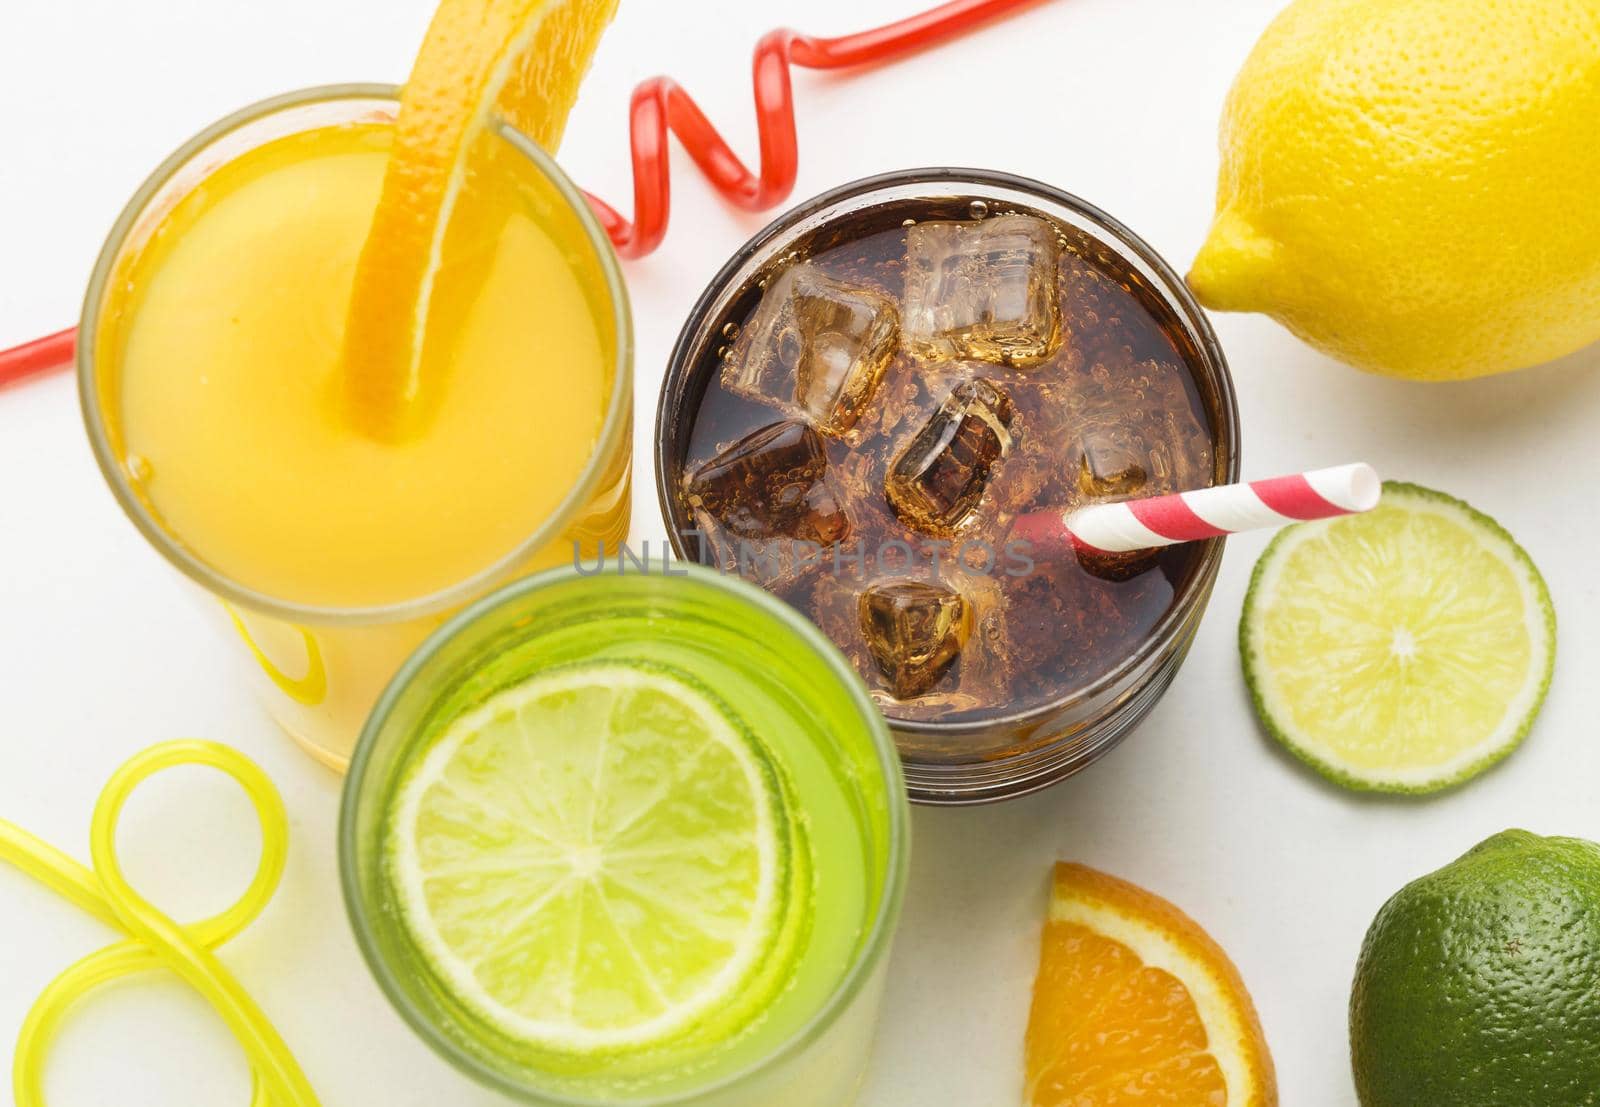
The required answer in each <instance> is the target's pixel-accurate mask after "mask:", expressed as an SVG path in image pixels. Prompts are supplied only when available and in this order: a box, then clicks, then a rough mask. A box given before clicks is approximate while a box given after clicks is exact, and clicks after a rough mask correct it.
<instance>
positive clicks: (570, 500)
mask: <svg viewBox="0 0 1600 1107" xmlns="http://www.w3.org/2000/svg"><path fill="white" fill-rule="evenodd" d="M397 94H398V93H397V90H396V89H395V88H393V87H392V86H388V85H338V86H328V87H323V88H313V89H307V90H304V91H300V92H294V93H289V94H287V95H284V96H279V97H275V98H273V99H270V100H266V101H263V102H261V103H258V104H255V105H252V106H251V107H248V108H245V109H244V110H242V111H240V112H237V113H235V114H234V115H231V116H229V117H228V118H226V119H223V120H221V121H219V122H218V123H215V124H213V125H212V126H210V127H208V128H207V129H206V130H204V131H203V132H201V133H200V134H198V135H196V136H195V137H194V138H193V139H191V140H190V141H189V142H187V143H185V144H184V145H183V147H182V148H181V149H179V150H178V151H177V152H176V153H174V154H173V155H172V156H171V157H170V158H168V159H167V160H166V162H164V163H163V164H162V165H161V166H160V168H158V169H157V170H156V171H155V172H154V173H153V174H151V176H150V178H149V179H148V180H147V181H146V182H145V183H144V184H143V185H142V186H141V187H140V188H139V190H138V191H137V192H136V193H135V194H134V196H133V198H132V200H130V201H129V203H128V205H127V207H126V208H125V209H124V210H123V212H122V214H121V216H120V217H119V218H118V219H117V222H116V224H115V226H114V227H113V228H112V231H111V234H110V235H109V237H108V238H107V240H106V244H105V246H104V247H103V248H102V250H101V253H100V257H99V261H98V262H97V264H96V266H95V269H94V273H93V276H92V278H91V279H90V282H89V288H88V292H87V294H86V296H85V298H84V304H83V314H82V318H81V321H80V324H79V328H78V336H79V337H78V351H77V364H78V386H79V396H80V400H81V403H82V407H83V416H84V422H85V425H86V427H87V429H88V433H89V441H90V444H91V445H92V447H93V449H94V454H95V458H96V460H97V462H98V463H99V466H100V470H101V472H102V473H103V474H104V476H105V479H106V483H107V484H108V485H110V487H111V491H112V493H113V494H114V495H115V496H116V498H117V501H118V502H119V503H120V504H121V505H122V509H123V511H124V512H126V513H127V516H128V518H129V519H131V520H132V521H133V523H134V525H135V526H137V527H138V528H139V530H140V531H141V532H142V533H143V534H144V536H145V538H146V539H147V540H148V541H149V542H150V544H151V545H152V546H154V547H155V549H156V550H157V551H158V552H159V553H160V554H161V555H162V556H163V557H165V558H166V559H167V560H168V561H169V562H171V563H172V564H173V565H174V566H175V567H176V568H177V569H178V570H179V571H180V572H182V573H183V574H184V575H185V576H186V577H188V578H189V580H191V581H192V582H194V583H195V584H197V585H198V586H199V588H200V589H201V590H202V591H203V592H204V593H205V595H206V599H207V602H206V608H207V610H208V611H210V612H211V613H213V614H214V615H215V618H216V623H217V625H218V627H219V629H220V630H221V631H222V633H223V634H224V636H225V637H227V638H229V639H231V640H232V641H233V642H234V643H235V645H236V646H238V647H239V648H240V652H241V654H242V656H243V657H244V658H245V659H246V664H247V667H248V670H249V671H250V673H251V674H252V677H253V681H254V684H255V685H256V687H257V689H258V691H259V693H260V696H261V698H262V700H263V702H264V703H265V705H266V707H267V709H268V710H269V711H270V713H271V714H272V716H273V717H274V718H275V719H276V720H277V722H278V723H279V724H280V725H281V726H282V727H283V729H284V730H285V731H287V732H288V733H289V735H290V736H291V737H293V738H294V739H295V740H296V741H297V742H298V743H300V744H301V745H302V746H303V747H304V748H305V749H306V750H307V751H308V752H310V753H311V754H312V755H313V756H314V757H316V758H317V759H319V760H321V761H323V762H324V763H326V764H328V765H330V766H332V767H334V768H336V769H342V768H343V767H344V765H345V764H346V763H347V761H348V759H349V755H350V750H351V748H352V747H353V746H354V744H355V739H356V736H357V734H358V733H359V732H360V729H361V726H362V723H363V722H364V721H365V719H366V717H367V713H368V712H369V711H370V710H371V707H372V704H373V703H374V702H375V701H376V699H377V698H378V694H379V692H381V691H382V689H383V687H384V685H385V684H387V683H388V681H389V678H390V677H391V676H393V675H394V673H395V671H396V670H397V669H398V668H399V667H400V664H401V662H402V661H403V660H404V659H405V658H406V657H407V656H408V655H409V654H410V653H411V651H412V650H413V649H415V648H416V646H417V644H418V643H419V642H421V641H422V640H423V638H425V637H426V636H427V635H428V633H429V632H431V631H432V630H434V629H435V628H437V627H438V626H439V624H440V623H441V622H442V621H443V620H444V619H445V618H447V617H448V616H449V615H450V613H451V612H453V611H455V610H457V609H459V608H460V607H461V605H462V604H464V603H466V602H468V601H469V600H472V599H474V598H476V597H478V596H481V595H483V594H484V593H485V592H487V591H488V590H490V589H491V588H493V587H494V586H496V585H498V584H501V583H503V582H505V581H507V580H510V579H512V578H514V577H516V576H519V575H523V574H527V573H530V572H534V571H536V570H539V569H544V568H549V567H552V566H555V565H560V564H565V563H568V562H569V561H570V560H571V559H572V557H573V550H574V545H575V544H576V545H577V546H578V547H579V548H580V549H582V550H585V551H588V552H589V553H591V554H592V553H593V552H594V551H595V550H596V549H597V548H599V546H600V545H601V544H602V543H603V544H605V545H608V546H613V547H614V546H615V545H616V544H617V543H618V542H620V541H621V540H622V538H623V536H624V535H625V534H626V533H627V529H628V522H629V515H630V508H631V493H630V475H631V469H632V419H633V335H632V321H631V316H630V314H629V310H628V300H627V293H626V290H625V288H624V285H623V281H622V275H621V272H620V270H619V268H618V265H617V261H616V255H615V253H614V252H613V250H612V248H611V244H610V241H609V240H608V239H607V237H606V235H605V233H604V231H603V230H602V229H601V227H600V225H599V223H598V222H597V221H596V220H595V218H594V215H593V213H592V212H591V211H590V209H589V206H588V204H587V203H586V202H585V201H584V199H583V196H582V194H581V193H580V192H579V191H578V189H577V188H576V186H574V185H573V184H572V182H571V181H570V180H568V179H567V177H566V176H565V174H563V173H562V171H561V170H560V168H558V167H557V166H556V164H555V163H554V162H553V161H552V160H551V159H550V158H549V157H548V156H547V155H546V154H545V153H544V152H543V151H541V150H540V149H539V148H538V147H537V146H536V145H535V144H534V143H532V142H531V141H529V140H527V139H526V138H524V137H522V136H521V135H520V134H518V133H516V132H515V131H513V130H511V129H510V128H509V127H505V126H504V125H502V126H501V131H500V133H501V137H502V138H503V139H504V141H506V142H508V143H510V144H511V146H512V147H514V149H515V150H516V151H517V152H518V154H520V156H522V157H524V158H526V160H527V162H528V163H529V164H530V165H531V166H533V167H534V169H535V172H536V174H537V175H538V176H539V177H541V178H542V179H543V180H545V181H547V182H548V184H549V186H550V189H551V194H552V196H553V197H555V199H554V200H553V201H552V203H553V205H554V206H555V207H556V208H557V209H558V210H559V211H560V212H562V213H563V214H562V215H561V217H562V218H570V219H571V220H572V221H573V223H574V224H575V225H577V226H578V227H579V228H580V229H581V237H582V238H584V239H586V240H587V241H588V243H589V246H590V248H591V249H592V251H593V259H592V260H593V263H594V265H595V266H596V267H597V268H598V270H599V271H600V272H601V273H603V276H604V281H605V286H606V288H605V292H604V296H605V299H606V300H607V301H608V302H609V305H610V313H611V320H610V324H611V327H612V328H613V331H614V348H615V351H616V358H615V364H614V366H613V367H612V369H611V379H610V382H609V387H610V399H609V406H608V409H607V411H606V413H605V417H604V421H603V425H602V429H601V432H600V436H599V441H598V444H597V445H596V447H595V449H594V451H593V453H592V455H591V456H590V458H589V461H588V463H587V464H586V465H585V466H584V467H583V469H582V471H581V473H580V475H579V477H578V479H577V481H576V482H575V483H574V484H573V485H572V487H571V488H570V490H568V491H567V493H566V494H565V496H564V498H563V499H562V500H561V501H560V503H559V506H558V507H557V508H556V510H555V511H554V512H552V513H551V514H550V515H549V516H548V517H547V518H546V519H545V520H544V521H543V522H542V523H541V524H540V525H539V526H538V527H537V528H536V529H534V531H533V532H532V533H530V534H528V535H527V536H526V538H525V539H524V540H523V541H522V542H521V543H520V544H519V545H518V546H517V547H516V548H515V549H514V550H512V551H511V552H510V553H509V554H507V555H506V556H504V557H503V558H501V559H500V560H499V561H498V562H497V563H495V564H493V565H490V566H488V567H486V568H484V569H482V570H481V571H479V572H477V573H476V574H475V575H472V576H470V577H468V578H466V579H462V580H459V581H456V582H455V583H453V584H451V585H449V586H448V587H446V588H444V589H442V590H439V591H436V592H434V593H433V594H430V595H419V596H415V597H410V598H407V599H405V600H403V601H401V602H396V603H391V604H387V605H384V606H380V607H363V608H338V607H327V606H320V605H316V604H308V603H300V602H296V600H295V598H294V597H292V596H272V595H265V594H262V593H260V592H258V591H255V590H253V589H251V588H250V587H247V586H246V585H244V584H241V583H240V582H238V581H236V580H232V579H230V578H229V577H228V576H226V575H225V574H223V573H222V572H220V571H218V570H217V569H216V568H215V567H214V566H212V565H210V564H208V563H207V562H206V561H204V560H202V559H201V558H200V557H198V556H197V555H196V554H195V553H194V552H193V551H192V550H191V549H190V548H189V547H188V546H186V545H185V543H184V541H183V539H182V537H181V536H179V535H176V534H174V533H172V532H171V531H170V530H169V529H168V528H167V527H166V526H165V525H164V524H163V522H162V520H161V518H160V517H159V515H158V513H157V512H156V511H155V510H153V508H152V507H151V505H150V503H149V502H148V501H147V500H146V498H145V497H144V496H143V495H141V493H140V490H139V488H138V486H137V484H136V482H135V481H133V480H131V479H130V473H129V465H130V461H129V459H128V458H125V457H123V456H119V454H120V451H119V450H118V449H117V448H116V447H115V438H116V436H115V434H114V433H113V431H112V428H111V426H110V425H109V423H108V418H109V417H110V413H109V412H108V410H107V406H108V405H107V400H106V397H105V395H104V391H105V390H104V385H105V380H106V376H107V374H108V373H109V372H110V371H111V370H112V367H110V366H108V365H106V364H104V359H102V358H100V357H98V356H97V351H96V345H97V343H96V335H97V333H98V332H99V330H100V328H101V324H102V315H103V313H105V312H106V311H107V310H108V306H109V305H110V304H111V299H110V293H111V289H110V288H109V287H108V286H109V284H110V282H111V281H112V280H113V274H115V273H116V272H117V271H118V265H119V261H120V260H121V259H122V258H123V257H124V256H125V255H128V254H129V253H130V251H133V250H136V249H138V248H139V247H140V246H141V245H142V244H144V243H145V242H146V241H147V240H148V239H149V237H150V236H151V235H152V234H153V233H154V232H155V231H156V230H157V228H158V227H159V226H160V225H161V221H162V219H163V218H164V217H165V216H166V215H167V213H169V212H170V211H171V210H172V208H173V207H174V205H176V204H177V203H178V202H179V201H180V200H182V199H183V198H184V197H185V196H186V195H188V194H189V193H190V192H192V191H193V190H194V189H196V188H197V187H198V186H200V185H201V184H202V183H203V182H204V181H205V180H206V179H207V178H208V177H209V176H210V175H211V174H212V173H214V172H215V171H216V170H217V169H218V168H219V167H221V166H223V165H225V164H227V163H228V162H229V161H231V160H233V159H235V158H237V157H239V156H241V155H243V154H245V153H247V152H249V151H251V150H253V149H256V148H258V147H260V146H262V145H264V144H266V143H269V142H272V141H274V140H276V139H280V138H283V137H286V136H289V135H294V134H298V133H301V132H304V131H308V130H311V129H315V128H323V127H329V126H332V125H336V124H351V123H368V122H389V121H392V120H393V119H394V117H395V114H396V111H397V110H398V103H397V100H396V96H397ZM246 263H247V262H246ZM528 295H529V296H538V295H539V290H538V289H529V290H528ZM536 357H537V354H536V353H532V354H530V365H529V371H530V372H532V371H536V370H541V367H540V366H538V365H537V364H536V363H535V362H534V361H533V360H532V359H534V358H536ZM544 368H548V367H544ZM329 479H337V474H330V475H329ZM529 479H530V482H533V481H537V480H538V476H537V474H533V475H530V478H529ZM404 539H405V536H404V535H397V536H396V543H395V551H396V554H395V555H396V556H402V557H403V556H404V548H405V546H404Z"/></svg>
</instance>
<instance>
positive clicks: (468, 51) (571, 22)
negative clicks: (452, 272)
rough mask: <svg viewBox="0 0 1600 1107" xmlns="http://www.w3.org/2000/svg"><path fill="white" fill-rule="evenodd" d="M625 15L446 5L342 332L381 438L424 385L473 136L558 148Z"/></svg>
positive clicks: (569, 1) (422, 58) (528, 0)
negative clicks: (495, 124) (498, 133)
mask: <svg viewBox="0 0 1600 1107" xmlns="http://www.w3.org/2000/svg"><path fill="white" fill-rule="evenodd" d="M616 9H617V0H443V3H441V4H440V5H439V9H438V11H437V12H436V13H435V14H434V17H433V22H432V23H431V24H430V25H429V27H428V34H427V37H426V39H425V40H424V41H423V44H422V50H421V52H420V53H419V54H418V55H417V61H416V64H415V66H413V68H412V70H411V77H410V79H409V80H408V81H407V82H406V86H405V91H404V93H403V94H402V96H401V100H400V117H399V119H398V120H397V121H396V124H395V137H394V146H393V148H392V150H391V152H390V155H389V166H388V170H387V172H386V174H385V176H384V180H383V191H382V194H381V196H380V198H379V200H378V210H377V213H376V215H375V216H374V218H373V223H372V231H371V233H370V234H369V235H368V237H367V242H366V246H365V248H364V249H363V250H362V254H361V259H360V262H359V263H358V265H357V268H356V277H355V288H354V291H353V293H352V296H351V301H350V310H349V315H348V317H347V319H346V324H345V339H344V352H343V365H342V370H343V374H344V381H343V383H344V391H345V396H346V399H347V400H348V401H349V403H348V406H349V411H350V415H351V417H352V419H353V420H354V421H355V422H356V424H357V425H358V426H360V427H362V428H363V429H365V430H367V431H368V432H370V433H372V434H373V435H375V436H377V437H393V436H395V435H396V434H397V433H398V432H399V429H400V428H401V427H403V426H404V425H405V417H406V414H407V412H408V411H409V410H413V409H415V408H416V407H417V406H418V400H419V397H420V396H421V394H422V393H423V391H424V390H425V389H426V387H427V384H428V382H426V381H425V380H423V379H422V370H421V365H422V346H423V333H424V329H425V326H426V323H427V317H428V304H429V300H430V297H431V294H432V290H433V280H434V274H435V273H436V272H438V270H439V268H440V265H441V260H442V253H443V246H444V236H445V230H446V228H447V227H448V225H449V222H450V216H451V213H452V211H453V210H454V208H455V206H456V202H457V200H458V199H459V197H460V196H461V193H462V190H463V188H464V186H465V184H466V182H467V181H468V180H470V179H471V175H472V166H471V161H472V159H473V156H474V147H475V140H476V139H477V138H479V137H480V136H481V135H482V134H483V132H484V129H485V128H486V126H487V125H488V124H489V122H490V121H491V120H492V119H493V118H494V117H495V116H496V115H498V116H499V117H501V118H503V119H504V120H505V121H506V122H508V123H510V124H511V125H512V126H513V127H515V128H517V129H518V130H519V131H521V132H522V133H523V134H525V135H527V136H528V137H529V138H531V139H533V140H534V141H535V142H537V143H539V144H540V145H541V146H543V147H544V148H545V149H547V150H553V149H555V147H556V146H557V144H558V143H559V142H560V141H561V133H562V131H563V129H564V128H565V126H566V121H567V115H568V114H569V113H570V112H571V110H572V105H573V102H574V101H575V100H576V99H577V97H578V85H579V83H580V82H581V81H582V79H583V76H584V73H585V72H586V71H587V70H588V67H589V61H590V59H591V58H592V57H593V55H594V51H595V47H596V46H597V45H598V44H599V41H600V35H601V33H602V32H603V31H604V30H605V28H606V26H607V25H608V24H609V23H610V22H611V18H612V16H613V15H614V14H615V13H616ZM480 149H481V147H480Z"/></svg>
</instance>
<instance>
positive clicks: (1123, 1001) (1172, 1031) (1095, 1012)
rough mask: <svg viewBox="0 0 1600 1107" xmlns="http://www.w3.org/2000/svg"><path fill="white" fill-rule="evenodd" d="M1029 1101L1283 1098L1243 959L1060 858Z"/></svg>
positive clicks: (1031, 1034) (1032, 1043)
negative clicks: (1242, 972) (1236, 960)
mask: <svg viewBox="0 0 1600 1107" xmlns="http://www.w3.org/2000/svg"><path fill="white" fill-rule="evenodd" d="M1027 1071H1028V1100H1027V1101H1028V1107H1276V1105H1277V1102H1278V1086H1277V1078H1276V1077H1275V1075H1274V1072H1273V1067H1272V1056H1271V1055H1270V1054H1269V1053H1268V1052H1267V1042H1266V1038H1265V1036H1264V1035H1263V1034H1262V1032H1261V1020H1260V1019H1259V1018H1257V1017H1256V1010H1255V1005H1254V1004H1253V1003H1251V1002H1250V995H1249V993H1248V992H1246V991H1245V986H1244V981H1243V980H1242V979H1240V977H1239V970H1238V969H1236V968H1234V966H1233V962H1232V961H1230V960H1228V955H1227V954H1225V953H1223V952H1222V949H1221V948H1220V947H1219V946H1218V945H1217V943H1216V942H1214V941H1212V940H1211V938H1210V936H1208V935H1207V934H1206V932H1205V931H1204V930H1201V929H1200V927H1199V925H1197V924H1196V923H1195V922H1194V920H1193V919H1191V918H1189V917H1188V916H1187V915H1185V914H1184V913H1183V912H1182V911H1179V910H1178V909H1177V908H1176V907H1174V906H1172V904H1170V903H1168V902H1167V901H1166V900H1163V899H1161V898H1159V897H1157V896H1154V895H1151V894H1150V893H1149V892H1147V891H1145V890H1144V889H1142V888H1138V887H1135V886H1134V885H1132V884H1129V883H1127V882H1126V881H1122V880H1118V879H1117V878H1115V877H1112V876H1107V875H1105V874H1104V873H1100V872H1096V871H1095V870H1093V869H1089V868H1085V867H1084V866H1082V865H1058V866H1057V867H1056V873H1055V889H1054V893H1053V895H1052V896H1051V900H1050V919H1049V922H1047V923H1046V924H1045V930H1044V947H1043V952H1042V954H1041V957H1040V961H1039V979H1038V982H1037V984H1035V986H1034V993H1033V1013H1032V1016H1031V1017H1030V1019H1029V1023H1028V1052H1027Z"/></svg>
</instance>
